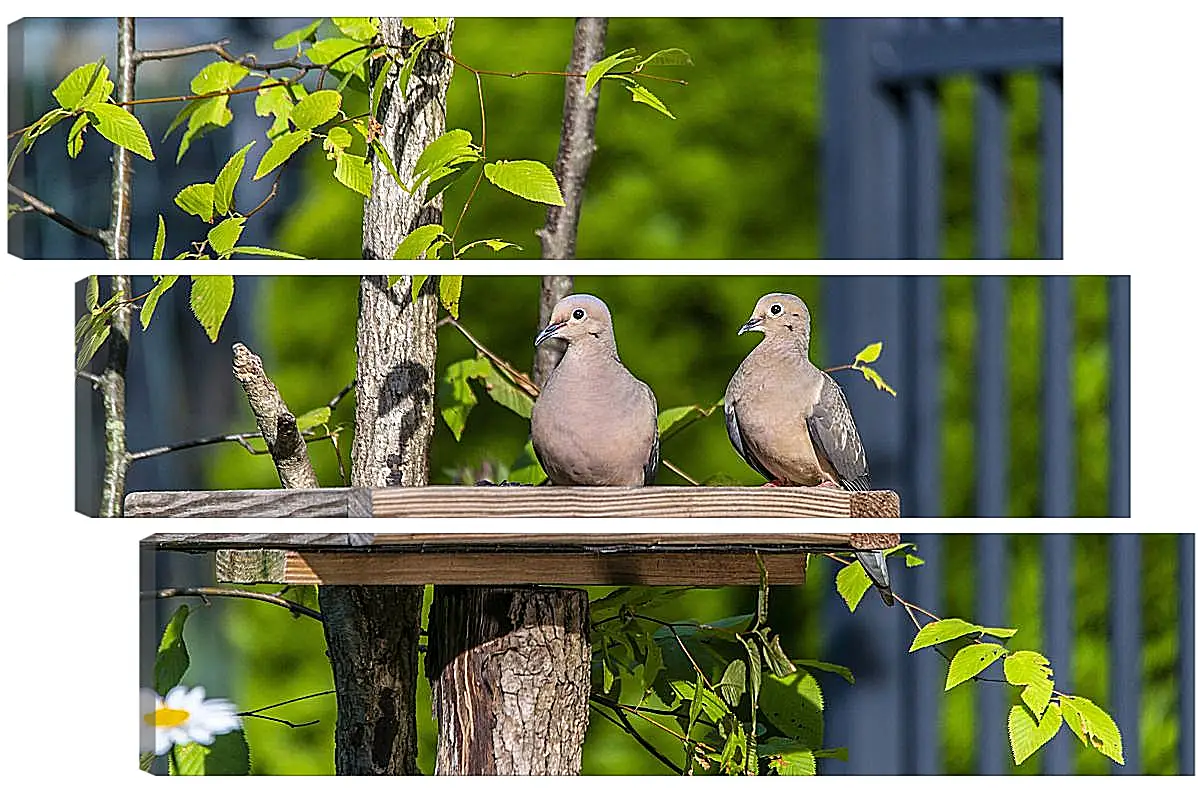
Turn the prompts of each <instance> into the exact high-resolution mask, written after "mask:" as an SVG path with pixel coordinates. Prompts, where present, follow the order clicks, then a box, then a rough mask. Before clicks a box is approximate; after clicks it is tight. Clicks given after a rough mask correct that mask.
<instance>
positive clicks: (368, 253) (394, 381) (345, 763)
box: [320, 18, 453, 775]
mask: <svg viewBox="0 0 1198 800" xmlns="http://www.w3.org/2000/svg"><path fill="white" fill-rule="evenodd" d="M452 32H453V27H452V23H451V24H450V28H449V30H448V31H447V32H446V33H445V34H444V40H445V41H444V43H443V49H444V50H445V52H449V45H450V39H451V36H452ZM379 34H380V36H381V38H382V41H383V42H384V43H386V44H390V45H400V46H402V47H404V48H405V49H406V48H407V47H408V46H410V44H411V42H412V41H413V40H414V37H413V36H412V34H411V32H410V31H407V30H405V29H404V28H403V26H402V23H401V20H399V19H390V18H384V19H383V20H381V21H380V25H379ZM434 49H435V48H432V47H429V48H425V51H424V53H423V54H422V55H421V57H420V59H419V60H418V61H417V64H416V68H415V70H414V71H413V73H412V77H411V81H410V82H409V84H408V93H407V96H406V99H405V97H404V96H402V95H401V93H400V92H399V88H398V87H397V86H396V85H395V79H396V75H397V73H398V70H397V69H396V70H392V73H391V77H389V78H388V80H387V82H386V85H385V86H384V89H383V96H382V99H381V101H380V103H379V112H378V120H379V123H380V124H381V126H382V132H381V133H380V140H381V141H382V143H383V146H384V147H387V148H388V152H389V153H390V154H391V157H392V161H393V162H394V164H395V166H396V169H397V171H398V172H399V174H400V175H405V174H406V175H411V171H412V166H413V165H414V164H415V163H416V159H417V157H418V156H419V155H420V153H421V151H422V150H423V149H424V148H425V146H426V145H427V144H428V143H429V142H431V141H433V140H434V139H436V138H437V137H438V136H440V135H441V134H442V133H443V132H444V131H445V93H446V90H447V89H448V88H449V78H450V75H451V71H452V65H451V64H450V63H449V62H448V61H447V60H446V59H444V58H443V57H442V56H440V55H437V54H435V53H434V52H433V50H434ZM376 64H377V62H376ZM373 171H374V188H373V191H372V193H371V196H370V197H369V198H367V200H366V203H365V209H364V214H363V222H362V254H363V257H365V258H389V257H390V256H391V254H392V253H394V252H395V248H396V246H397V245H398V244H399V242H400V241H402V240H403V238H404V236H406V235H407V234H408V232H410V231H411V230H412V229H414V228H416V227H419V226H420V225H425V224H429V223H434V222H438V221H440V218H441V201H440V199H439V198H438V199H437V200H435V201H434V202H432V203H430V204H429V205H428V206H427V207H425V206H424V192H423V190H421V191H420V192H418V193H417V195H416V196H414V197H413V196H411V195H408V194H407V193H406V192H404V191H403V190H402V189H400V188H399V186H398V185H397V184H396V183H395V181H394V180H393V179H392V178H391V176H390V175H389V174H388V173H387V170H386V169H385V167H383V165H382V164H381V163H380V162H379V161H378V158H377V157H373ZM436 292H437V281H436V280H429V281H427V282H426V284H425V286H424V287H423V289H422V290H421V292H420V296H419V297H418V298H416V299H413V298H412V278H411V277H410V276H407V277H404V278H402V279H401V280H400V281H399V282H398V283H396V285H395V286H394V287H393V288H391V289H388V288H387V279H386V278H385V277H383V276H373V277H372V276H364V277H363V278H362V279H361V282H360V285H359V294H358V304H359V312H358V331H357V352H358V369H357V388H356V398H357V410H356V412H355V416H354V446H353V467H352V479H351V483H352V484H353V485H355V486H421V485H424V484H426V483H427V482H428V449H429V441H430V439H431V438H432V431H433V422H434V419H435V417H434V411H433V392H434V371H435V368H436V357H437V337H436V327H435V325H436V319H437V294H436ZM422 598H423V589H422V588H421V587H406V586H327V587H321V590H320V607H321V612H322V613H323V614H324V616H325V622H324V627H325V638H326V640H327V642H328V650H329V660H330V661H331V662H332V667H333V683H334V687H335V688H336V690H337V730H336V734H335V738H336V767H337V773H338V774H340V775H351V774H352V775H410V774H414V773H415V772H416V677H417V662H416V651H417V643H418V638H419V635H420V610H421V604H422Z"/></svg>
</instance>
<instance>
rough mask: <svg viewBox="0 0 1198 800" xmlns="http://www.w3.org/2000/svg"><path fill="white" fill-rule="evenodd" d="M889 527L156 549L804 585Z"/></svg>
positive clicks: (222, 562) (323, 561)
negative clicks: (763, 577) (836, 555)
mask: <svg viewBox="0 0 1198 800" xmlns="http://www.w3.org/2000/svg"><path fill="white" fill-rule="evenodd" d="M898 543H899V536H898V534H891V533H864V534H862V533H836V534H830V533H758V534H751V533H668V532H667V533H636V532H620V533H585V534H579V533H536V534H529V533H380V534H358V533H354V534H344V533H342V534H279V533H255V534H239V533H226V534H213V533H207V534H178V533H176V534H157V535H154V536H150V537H148V538H146V539H144V540H143V541H142V547H143V548H148V549H152V550H164V551H184V552H211V551H215V552H216V580H217V581H220V582H225V583H290V584H375V585H421V584H427V583H437V584H463V585H513V584H563V585H574V586H579V585H596V586H610V585H645V586H732V585H756V584H757V582H758V579H759V572H758V567H757V556H758V555H760V556H761V558H762V560H763V561H764V563H765V566H766V570H767V571H768V574H769V581H770V583H771V584H775V585H781V584H801V583H803V582H804V580H805V577H806V572H807V558H808V555H809V554H811V553H813V552H814V553H819V552H851V551H855V550H883V549H886V548H890V547H894V546H896V545H897V544H898Z"/></svg>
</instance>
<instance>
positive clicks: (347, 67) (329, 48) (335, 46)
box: [307, 38, 370, 80]
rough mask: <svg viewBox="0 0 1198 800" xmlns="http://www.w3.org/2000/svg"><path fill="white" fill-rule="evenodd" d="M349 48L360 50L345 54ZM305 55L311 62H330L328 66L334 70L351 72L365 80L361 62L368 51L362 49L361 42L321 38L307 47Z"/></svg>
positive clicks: (366, 56) (367, 54)
mask: <svg viewBox="0 0 1198 800" xmlns="http://www.w3.org/2000/svg"><path fill="white" fill-rule="evenodd" d="M351 50H359V51H360V52H357V53H354V54H353V55H346V53H349V52H350V51H351ZM307 55H308V60H309V61H311V62H312V63H313V64H330V65H331V66H330V67H329V68H330V69H332V70H333V71H334V72H341V73H346V74H352V75H356V76H357V77H359V78H361V79H362V80H366V73H365V71H364V70H363V69H362V64H363V63H365V61H366V59H367V58H368V57H369V55H370V53H369V52H368V51H367V50H365V49H363V45H362V43H361V42H355V41H354V40H353V39H339V38H338V39H321V40H320V41H318V42H316V43H315V44H314V45H312V46H311V47H309V48H308V54H307ZM343 56H344V58H343Z"/></svg>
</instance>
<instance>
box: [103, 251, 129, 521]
mask: <svg viewBox="0 0 1198 800" xmlns="http://www.w3.org/2000/svg"><path fill="white" fill-rule="evenodd" d="M132 284H133V279H132V278H131V277H130V276H128V275H113V276H112V294H113V296H114V297H119V298H122V300H123V299H124V298H127V297H129V296H130V295H131V294H132V291H131V288H130V287H131V286H132ZM132 322H133V307H132V306H131V305H130V304H129V303H125V302H121V301H118V302H117V304H116V308H115V309H114V310H113V312H112V321H111V323H110V325H111V331H110V333H109V334H108V361H107V362H106V363H105V365H104V372H103V373H101V374H100V385H99V390H100V396H101V398H102V399H101V402H102V403H103V406H104V477H103V480H102V482H101V490H100V516H101V517H119V516H121V513H122V510H123V505H124V501H125V476H126V475H127V474H128V472H129V450H128V444H127V440H126V431H125V370H126V369H127V367H128V363H129V332H130V330H131V328H132Z"/></svg>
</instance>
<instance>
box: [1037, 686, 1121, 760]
mask: <svg viewBox="0 0 1198 800" xmlns="http://www.w3.org/2000/svg"><path fill="white" fill-rule="evenodd" d="M1060 704H1061V711H1062V712H1063V713H1064V715H1065V719H1066V720H1067V721H1068V723H1069V727H1070V728H1072V729H1073V732H1074V733H1075V734H1077V737H1078V738H1079V739H1081V740H1082V741H1083V742H1085V743H1086V744H1089V745H1090V746H1092V747H1093V748H1094V749H1096V750H1097V751H1098V752H1100V753H1102V754H1103V755H1104V756H1106V757H1107V758H1109V759H1111V760H1112V761H1114V762H1115V763H1116V764H1122V763H1123V736H1122V734H1120V733H1119V726H1118V725H1116V724H1115V720H1113V719H1111V715H1110V714H1108V713H1106V712H1105V711H1103V710H1102V709H1101V708H1099V707H1098V706H1097V705H1096V704H1095V703H1094V702H1093V701H1091V700H1087V699H1086V698H1084V697H1074V696H1064V697H1061V699H1060ZM1055 707H1056V704H1055V703H1054V704H1050V705H1049V711H1050V712H1051V710H1052V709H1053V708H1055ZM1044 716H1045V717H1047V716H1048V714H1047V713H1046V714H1045V715H1044Z"/></svg>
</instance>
